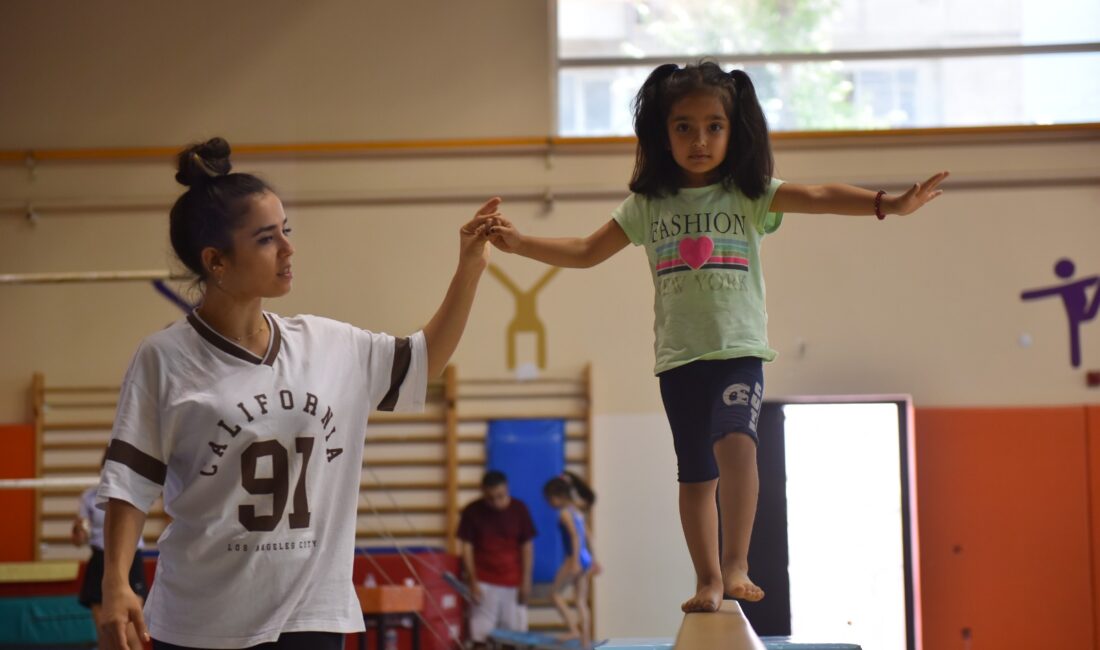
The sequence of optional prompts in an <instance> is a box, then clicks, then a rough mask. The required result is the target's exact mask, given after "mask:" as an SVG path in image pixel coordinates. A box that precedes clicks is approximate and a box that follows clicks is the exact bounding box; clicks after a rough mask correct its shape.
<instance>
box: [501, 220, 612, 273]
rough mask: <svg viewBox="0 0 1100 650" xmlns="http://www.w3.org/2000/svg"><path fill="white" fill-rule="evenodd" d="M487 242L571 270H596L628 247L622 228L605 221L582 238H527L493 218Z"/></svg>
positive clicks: (509, 225)
mask: <svg viewBox="0 0 1100 650" xmlns="http://www.w3.org/2000/svg"><path fill="white" fill-rule="evenodd" d="M489 239H490V241H492V242H493V245H494V246H496V247H497V248H499V249H500V250H502V251H504V252H505V253H515V254H517V255H522V256H524V257H530V258H531V259H533V260H538V261H539V262H543V263H545V264H550V265H551V266H564V267H567V268H573V269H587V268H589V267H593V266H596V265H597V264H599V263H600V262H602V261H604V260H606V259H607V258H609V257H611V256H612V255H614V254H615V253H618V252H619V251H621V250H622V249H624V248H626V245H627V244H629V243H630V239H629V238H628V237H627V236H626V233H625V232H623V229H622V226H620V225H619V224H618V223H616V222H615V221H614V220H611V221H608V222H607V223H605V224H604V225H603V227H601V228H600V229H599V230H597V231H596V232H594V233H592V234H591V235H589V236H587V237H584V238H581V237H529V236H527V235H522V234H520V232H519V231H518V230H516V227H515V226H513V225H512V223H511V222H510V221H508V220H507V219H504V218H503V217H496V220H495V222H494V223H493V224H492V226H491V227H490V228H489Z"/></svg>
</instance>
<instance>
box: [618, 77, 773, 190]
mask: <svg viewBox="0 0 1100 650" xmlns="http://www.w3.org/2000/svg"><path fill="white" fill-rule="evenodd" d="M700 92H705V93H713V94H715V95H716V96H717V97H718V98H719V99H720V100H721V101H722V105H723V106H724V107H725V108H726V117H727V118H728V119H729V121H730V134H729V145H728V147H727V149H726V157H725V158H724V159H723V160H722V162H721V164H719V165H718V167H717V168H716V169H715V170H714V174H715V176H716V178H715V180H716V181H718V182H720V183H721V184H722V185H723V186H724V187H725V188H726V189H727V190H728V189H731V188H733V187H736V188H737V189H739V190H741V192H742V193H743V194H744V195H745V196H747V197H749V198H750V199H755V198H759V197H760V196H761V195H763V194H764V190H765V189H767V186H768V183H769V182H770V181H771V177H772V172H773V170H774V167H775V163H774V162H773V160H772V149H771V143H770V142H769V140H768V121H767V119H766V118H765V117H764V109H762V108H761V107H760V101H759V100H758V99H757V98H756V89H755V88H753V85H752V80H751V79H749V75H747V74H745V71H744V70H734V71H732V72H728V73H727V72H725V71H723V70H722V68H721V67H719V66H718V64H717V63H713V62H711V61H701V62H699V63H696V64H690V65H687V66H685V67H683V68H680V67H679V66H677V65H676V64H675V63H666V64H664V65H661V66H658V67H657V69H656V70H654V71H653V72H651V73H650V74H649V78H647V79H646V80H645V83H644V84H642V87H641V89H640V90H639V91H638V94H637V95H636V96H635V97H634V132H635V133H636V134H637V136H638V149H637V153H636V155H635V160H634V174H633V176H632V177H631V179H630V191H631V192H634V193H636V194H643V195H645V196H647V197H649V198H661V197H664V196H670V195H675V194H676V193H677V191H678V190H679V188H680V182H681V179H682V177H683V172H682V171H681V169H680V166H679V165H677V164H676V160H675V159H673V157H672V151H671V150H670V149H669V141H668V113H669V111H670V110H671V109H672V106H673V104H675V103H676V102H678V101H680V100H681V99H683V98H684V97H687V96H688V95H692V94H696V93H700Z"/></svg>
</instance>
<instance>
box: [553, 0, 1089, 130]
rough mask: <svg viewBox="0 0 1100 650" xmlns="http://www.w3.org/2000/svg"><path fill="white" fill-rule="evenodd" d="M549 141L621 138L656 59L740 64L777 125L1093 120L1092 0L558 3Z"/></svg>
mask: <svg viewBox="0 0 1100 650" xmlns="http://www.w3.org/2000/svg"><path fill="white" fill-rule="evenodd" d="M556 6H557V48H558V54H557V65H558V74H557V78H558V134H559V135H563V136H588V135H591V136H596V135H629V134H630V133H631V132H632V129H631V118H632V115H631V100H632V98H633V96H634V94H635V93H636V92H637V89H638V88H639V87H640V86H641V84H642V82H643V81H644V80H645V78H646V76H647V75H648V74H649V72H650V71H651V70H652V69H653V68H654V67H656V66H657V65H658V64H660V63H664V62H668V61H675V62H680V63H683V62H687V61H693V60H698V59H700V58H703V57H707V58H711V59H714V60H716V61H718V62H719V63H721V64H722V65H723V67H725V68H727V69H730V68H733V67H741V68H743V69H745V70H746V71H747V72H748V73H749V75H750V76H751V77H752V79H753V83H754V84H755V85H756V89H757V94H758V95H759V96H760V100H761V102H762V104H763V105H764V110H765V112H766V113H767V115H768V119H769V124H770V126H771V128H772V129H773V130H775V131H804V130H833V129H891V128H922V127H953V126H991V125H1014V124H1015V125H1023V124H1065V123H1076V122H1100V0H558V2H557V5H556Z"/></svg>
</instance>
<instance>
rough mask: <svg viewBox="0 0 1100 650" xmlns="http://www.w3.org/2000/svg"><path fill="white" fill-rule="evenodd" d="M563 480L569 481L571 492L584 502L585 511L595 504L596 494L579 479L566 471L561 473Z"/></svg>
mask: <svg viewBox="0 0 1100 650" xmlns="http://www.w3.org/2000/svg"><path fill="white" fill-rule="evenodd" d="M563 476H565V480H567V481H569V483H570V485H571V486H572V487H573V491H574V492H576V494H577V497H578V498H579V499H580V500H581V501H583V502H584V507H585V509H588V508H591V507H592V506H593V505H595V503H596V492H595V491H593V490H592V487H591V486H589V485H588V483H586V482H585V481H584V479H582V478H581V477H579V476H577V475H576V474H574V473H573V472H570V471H568V470H566V471H565V472H563Z"/></svg>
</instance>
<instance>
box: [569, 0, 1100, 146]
mask: <svg viewBox="0 0 1100 650" xmlns="http://www.w3.org/2000/svg"><path fill="white" fill-rule="evenodd" d="M558 2H559V0H549V1H548V2H547V11H548V19H549V21H548V22H549V32H550V51H551V52H550V54H551V62H552V63H551V65H550V89H551V92H550V101H551V106H550V120H551V124H550V130H549V132H550V133H551V134H552V135H551V140H555V141H559V142H568V143H575V144H582V143H585V142H599V143H608V142H611V141H624V142H625V141H633V140H634V137H633V136H632V135H631V136H621V135H579V136H563V135H561V128H560V127H561V123H560V118H561V115H560V110H559V102H560V100H561V97H560V93H561V89H560V87H559V83H558V80H559V79H560V75H561V71H562V69H566V68H607V67H643V66H644V67H648V68H651V69H652V68H654V67H656V66H658V65H661V64H663V63H676V64H679V65H684V64H687V63H690V62H693V61H698V60H699V59H703V58H705V59H707V60H710V61H714V62H716V63H718V64H720V65H731V64H740V65H746V64H763V63H783V64H790V63H821V62H829V61H841V62H848V61H869V60H873V61H886V60H893V59H910V60H912V59H926V60H927V59H941V58H978V57H990V56H1027V55H1043V54H1095V53H1100V41H1089V42H1074V43H1048V44H1035V45H986V46H975V47H947V48H906V49H892V50H843V51H840V50H838V51H833V52H777V53H759V54H743V55H727V54H701V55H692V56H684V55H679V54H676V55H669V56H648V57H637V58H632V57H606V58H604V57H571V58H562V56H561V50H560V47H559V43H558ZM1097 129H1100V119H1097V120H1096V121H1092V122H1073V123H1055V124H998V125H972V126H929V127H906V128H886V129H875V128H868V129H837V130H833V129H795V130H783V131H772V133H771V136H772V138H773V139H777V140H780V141H782V140H792V141H807V140H822V141H826V140H833V139H849V138H859V137H874V136H878V137H887V138H906V139H907V138H913V137H923V136H926V135H937V136H946V137H947V138H953V136H964V137H974V136H978V137H979V138H981V139H985V137H1001V136H1005V135H1017V134H1018V135H1021V136H1022V137H1024V138H1025V139H1031V138H1034V137H1035V136H1036V135H1038V136H1039V137H1040V138H1041V137H1042V136H1044V135H1049V136H1051V137H1053V138H1055V139H1061V138H1062V137H1063V136H1064V134H1065V132H1067V131H1069V132H1077V133H1084V134H1086V135H1088V136H1092V135H1095V130H1097ZM983 136H984V137H983Z"/></svg>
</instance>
